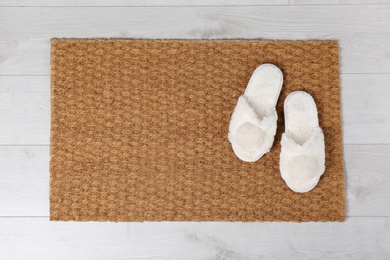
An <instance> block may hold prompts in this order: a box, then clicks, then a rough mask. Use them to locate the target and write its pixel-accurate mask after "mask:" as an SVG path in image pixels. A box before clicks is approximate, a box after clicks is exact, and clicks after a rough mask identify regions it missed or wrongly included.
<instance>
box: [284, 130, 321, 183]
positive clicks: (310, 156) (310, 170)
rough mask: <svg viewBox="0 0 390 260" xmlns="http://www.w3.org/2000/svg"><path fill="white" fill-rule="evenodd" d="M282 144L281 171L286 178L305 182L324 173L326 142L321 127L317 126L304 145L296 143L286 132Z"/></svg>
mask: <svg viewBox="0 0 390 260" xmlns="http://www.w3.org/2000/svg"><path fill="white" fill-rule="evenodd" d="M281 145H282V151H281V153H280V171H281V174H282V178H283V179H284V180H286V181H288V180H294V181H298V182H304V181H308V180H311V179H313V178H316V177H317V178H318V177H319V176H321V175H322V174H323V173H324V171H325V143H324V134H323V132H322V130H321V128H319V127H318V128H316V129H315V130H314V133H313V135H312V136H311V137H310V138H309V139H308V140H307V141H306V142H305V143H304V144H303V145H299V144H297V143H295V142H294V141H292V140H291V139H290V138H288V136H287V135H286V133H284V134H283V136H282V141H281Z"/></svg>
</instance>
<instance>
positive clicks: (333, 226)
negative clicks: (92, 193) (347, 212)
mask: <svg viewBox="0 0 390 260" xmlns="http://www.w3.org/2000/svg"><path fill="white" fill-rule="evenodd" d="M0 234H1V235H0V244H1V247H0V254H1V255H2V256H6V259H54V258H56V259H58V258H61V259H116V258H120V259H122V258H126V259H127V258H131V259H260V258H261V259H263V258H265V259H276V258H277V259H279V258H288V259H313V258H315V259H367V258H370V259H388V258H389V257H390V247H389V246H388V245H389V244H390V218H349V219H347V221H346V222H345V223H305V224H298V223H240V222H235V223H221V222H219V223H218V222H217V223H210V222H209V223H207V222H203V223H202V222H192V223H190V222H160V223H158V222H154V223H151V222H146V223H92V222H89V223H76V222H68V223H64V222H49V220H48V219H47V218H0Z"/></svg>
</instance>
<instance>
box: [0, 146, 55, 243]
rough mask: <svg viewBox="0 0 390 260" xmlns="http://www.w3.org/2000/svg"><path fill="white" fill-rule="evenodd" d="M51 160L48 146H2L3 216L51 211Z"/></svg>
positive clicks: (0, 185) (0, 209)
mask: <svg viewBox="0 0 390 260" xmlns="http://www.w3.org/2000/svg"><path fill="white" fill-rule="evenodd" d="M49 160H50V158H49V148H48V147H47V146H46V147H43V146H1V147H0V216H48V215H49ZM0 236H1V235H0ZM0 247H1V246H0Z"/></svg>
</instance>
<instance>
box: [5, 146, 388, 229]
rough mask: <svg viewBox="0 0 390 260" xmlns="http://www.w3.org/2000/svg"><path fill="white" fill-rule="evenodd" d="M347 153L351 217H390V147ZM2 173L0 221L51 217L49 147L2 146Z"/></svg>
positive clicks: (361, 148)
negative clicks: (12, 218) (0, 218)
mask: <svg viewBox="0 0 390 260" xmlns="http://www.w3.org/2000/svg"><path fill="white" fill-rule="evenodd" d="M344 150H345V151H344V152H345V167H346V189H347V195H346V196H347V216H390V204H389V203H388V202H389V201H390V189H389V187H390V161H389V160H388V155H389V154H390V145H346V146H345V148H344ZM0 169H1V170H0V176H1V182H0V205H1V207H0V217H1V216H11V217H12V216H49V199H48V198H49V147H47V146H0ZM325 174H326V173H325ZM0 234H1V233H0Z"/></svg>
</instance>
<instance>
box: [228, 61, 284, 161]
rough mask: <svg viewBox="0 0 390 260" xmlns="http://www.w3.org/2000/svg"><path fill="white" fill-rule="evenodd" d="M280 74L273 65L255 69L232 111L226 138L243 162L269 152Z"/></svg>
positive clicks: (275, 118)
mask: <svg viewBox="0 0 390 260" xmlns="http://www.w3.org/2000/svg"><path fill="white" fill-rule="evenodd" d="M282 85H283V74H282V72H281V70H280V69H279V68H278V67H276V66H275V65H273V64H263V65H260V66H259V67H257V68H256V69H255V71H254V72H253V74H252V77H251V78H250V80H249V83H248V85H247V87H246V90H245V92H244V94H243V95H242V96H240V97H239V98H238V102H237V105H236V107H235V109H234V111H233V114H232V117H231V120H230V125H229V134H228V139H229V141H230V143H231V144H232V148H233V151H234V153H235V154H236V155H237V157H238V158H240V159H241V160H243V161H245V162H254V161H257V160H258V159H260V158H261V157H262V156H263V155H264V154H265V153H267V152H269V150H270V148H271V146H272V144H273V142H274V137H275V133H276V121H277V119H278V115H277V113H276V109H275V106H276V102H277V101H278V98H279V94H280V90H281V88H282Z"/></svg>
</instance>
